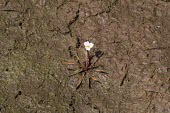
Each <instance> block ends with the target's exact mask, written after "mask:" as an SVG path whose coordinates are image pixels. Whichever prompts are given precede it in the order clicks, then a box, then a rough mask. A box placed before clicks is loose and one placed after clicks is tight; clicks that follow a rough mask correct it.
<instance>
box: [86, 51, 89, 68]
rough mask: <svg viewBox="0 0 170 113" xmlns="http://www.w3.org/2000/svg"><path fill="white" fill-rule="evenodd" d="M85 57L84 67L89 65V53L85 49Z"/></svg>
mask: <svg viewBox="0 0 170 113" xmlns="http://www.w3.org/2000/svg"><path fill="white" fill-rule="evenodd" d="M85 57H86V68H88V66H89V54H88V51H87V50H86V52H85Z"/></svg>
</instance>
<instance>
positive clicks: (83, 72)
mask: <svg viewBox="0 0 170 113" xmlns="http://www.w3.org/2000/svg"><path fill="white" fill-rule="evenodd" d="M78 43H80V42H79V40H78ZM80 45H81V44H80ZM93 46H94V44H93V43H90V42H89V41H86V42H84V45H83V46H82V47H83V49H84V54H85V60H84V61H83V62H81V61H80V58H79V56H78V53H77V51H76V50H75V49H76V48H73V47H69V53H70V56H71V57H73V58H74V60H75V62H64V64H69V65H74V64H76V65H78V69H76V70H75V71H74V73H73V74H71V75H70V76H73V75H77V74H78V75H80V77H79V79H78V81H77V85H76V89H78V88H79V87H80V86H81V84H82V81H83V80H84V78H85V77H87V78H88V80H89V87H91V85H90V84H91V82H90V81H91V80H94V81H98V80H97V78H96V77H94V76H92V75H90V74H89V72H91V71H95V72H101V73H106V72H104V71H103V70H98V69H97V68H98V67H99V66H95V64H96V63H97V61H98V60H99V58H100V57H101V56H102V55H103V54H104V53H103V52H101V51H97V52H95V55H94V56H93V57H91V58H89V52H90V50H91V49H92V48H93ZM71 48H72V49H73V50H75V51H73V50H71ZM77 48H78V47H77ZM80 49H82V48H80ZM98 82H99V81H98Z"/></svg>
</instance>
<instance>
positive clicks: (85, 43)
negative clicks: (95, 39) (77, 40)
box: [84, 41, 94, 51]
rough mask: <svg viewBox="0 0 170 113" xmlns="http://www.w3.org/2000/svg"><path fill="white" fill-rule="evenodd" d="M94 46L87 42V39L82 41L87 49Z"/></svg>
mask: <svg viewBox="0 0 170 113" xmlns="http://www.w3.org/2000/svg"><path fill="white" fill-rule="evenodd" d="M93 46H94V44H93V43H89V41H87V42H84V47H85V49H86V50H87V51H90V49H91V48H92V47H93Z"/></svg>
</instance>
